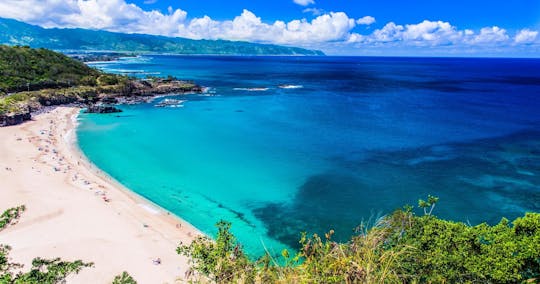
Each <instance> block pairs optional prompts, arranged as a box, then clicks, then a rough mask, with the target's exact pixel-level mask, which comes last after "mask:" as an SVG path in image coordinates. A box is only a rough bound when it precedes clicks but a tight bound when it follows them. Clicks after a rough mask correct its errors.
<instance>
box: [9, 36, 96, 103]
mask: <svg viewBox="0 0 540 284" xmlns="http://www.w3.org/2000/svg"><path fill="white" fill-rule="evenodd" d="M99 75H100V72H99V71H97V70H95V69H92V68H90V67H88V66H86V65H85V64H84V63H81V62H79V61H76V60H73V59H71V58H69V57H67V56H65V55H63V54H60V53H57V52H53V51H50V50H46V49H31V48H29V47H21V46H15V47H8V46H1V45H0V92H2V91H3V92H4V93H8V92H15V91H30V90H39V89H44V88H58V87H69V86H76V85H91V83H92V82H93V81H95V78H97V77H98V76H99Z"/></svg>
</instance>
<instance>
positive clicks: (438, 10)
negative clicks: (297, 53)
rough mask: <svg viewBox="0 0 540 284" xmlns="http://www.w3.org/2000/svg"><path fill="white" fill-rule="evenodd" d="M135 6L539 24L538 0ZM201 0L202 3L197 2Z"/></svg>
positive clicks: (272, 17) (165, 1)
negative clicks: (312, 10)
mask: <svg viewBox="0 0 540 284" xmlns="http://www.w3.org/2000/svg"><path fill="white" fill-rule="evenodd" d="M132 2H133V3H136V4H137V5H139V6H140V7H146V8H148V9H159V10H161V11H163V12H166V11H167V8H168V7H173V8H181V9H182V10H185V11H188V13H189V15H190V16H191V17H202V16H204V15H208V16H210V17H212V18H213V19H216V20H228V19H232V18H234V17H235V16H237V15H239V14H240V13H241V12H242V10H243V9H247V10H250V11H251V12H253V13H255V14H256V15H257V16H259V17H261V18H263V19H265V20H267V21H272V22H273V21H276V20H284V21H290V20H294V19H299V18H302V17H307V18H308V19H309V18H311V16H310V15H309V14H307V13H303V12H302V11H303V10H304V9H305V8H310V7H311V8H318V9H322V10H325V11H334V12H339V11H343V12H346V13H347V14H348V15H349V16H350V17H355V18H360V17H363V16H366V15H370V16H373V17H375V18H376V19H377V22H378V23H377V25H375V26H379V27H380V26H383V25H384V24H385V23H387V22H392V21H393V22H396V23H401V24H407V23H418V22H421V21H423V20H426V19H427V20H443V21H448V22H451V23H452V24H453V25H456V26H462V27H467V28H473V29H474V28H476V29H479V28H482V27H486V26H493V25H496V26H501V27H505V28H507V29H521V28H523V27H538V26H539V25H540V1H538V0H519V1H509V0H506V1H500V0H499V1H485V0H452V1H435V0H407V1H397V0H394V1H388V0H386V1H384V0H370V1H366V0H317V1H315V4H310V5H307V6H301V5H298V4H295V3H294V2H293V1H292V0H273V1H261V0H252V1H227V2H226V3H227V4H224V1H222V0H204V1H201V0H173V1H171V0H158V1H155V3H153V4H145V2H147V3H149V2H153V1H148V0H137V1H132ZM202 3H204V4H202Z"/></svg>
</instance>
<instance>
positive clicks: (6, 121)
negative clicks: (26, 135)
mask: <svg viewBox="0 0 540 284" xmlns="http://www.w3.org/2000/svg"><path fill="white" fill-rule="evenodd" d="M30 119H32V115H31V114H30V112H25V113H19V114H11V115H10V114H5V115H4V114H2V115H0V127H4V126H10V125H16V124H20V123H23V122H25V121H27V120H30Z"/></svg>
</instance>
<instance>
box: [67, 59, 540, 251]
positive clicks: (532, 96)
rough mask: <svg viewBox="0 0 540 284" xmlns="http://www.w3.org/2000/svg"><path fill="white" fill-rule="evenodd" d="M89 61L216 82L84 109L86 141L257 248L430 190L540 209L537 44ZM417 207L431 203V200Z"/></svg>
mask: <svg viewBox="0 0 540 284" xmlns="http://www.w3.org/2000/svg"><path fill="white" fill-rule="evenodd" d="M91 65H92V66H94V67H96V68H99V69H102V70H105V71H109V72H115V73H121V74H128V75H131V76H136V77H146V76H149V75H150V76H167V75H172V76H176V77H178V78H182V79H187V80H193V81H195V82H196V83H198V84H201V85H203V86H205V87H206V91H205V93H203V94H199V95H197V94H192V95H181V96H172V97H169V98H174V99H178V100H181V101H180V102H178V104H177V105H174V106H171V107H156V106H155V105H156V104H158V103H159V102H160V101H162V100H164V99H166V98H159V99H156V100H155V101H154V102H151V103H147V104H140V105H122V106H120V108H121V109H122V110H123V112H122V113H120V114H119V115H118V114H110V115H99V114H81V115H80V116H79V121H80V126H79V128H78V130H77V135H78V141H79V145H80V147H81V149H82V151H83V152H84V153H85V154H86V155H87V156H88V158H89V159H90V160H91V161H92V162H93V163H95V164H96V165H97V166H98V167H99V168H101V169H102V170H104V171H105V172H107V173H108V174H109V175H111V176H112V177H114V178H115V179H116V180H118V181H119V182H121V183H122V184H124V185H125V186H127V187H128V188H130V189H131V190H133V191H134V192H136V193H138V194H140V195H142V196H144V197H145V198H147V199H149V200H151V201H152V202H154V203H156V204H158V205H160V206H161V207H163V208H165V209H167V210H169V211H170V212H172V213H174V214H176V215H178V216H180V217H181V218H183V219H185V220H187V221H188V222H190V223H192V224H193V225H194V226H196V227H197V228H199V229H200V230H202V231H203V232H205V233H207V234H209V235H213V234H215V232H216V228H215V226H214V225H215V223H216V222H218V221H220V220H226V221H230V222H232V228H233V229H232V231H233V232H234V233H235V234H236V236H237V238H238V240H239V241H240V242H241V243H242V244H243V245H244V247H245V249H246V251H247V252H248V253H249V254H251V255H253V256H257V255H261V254H263V253H264V252H265V251H269V252H270V253H272V254H278V253H279V252H280V251H281V250H282V249H283V248H289V249H295V248H297V246H298V240H299V238H300V233H301V232H308V233H319V234H320V233H324V232H327V231H328V230H330V229H334V230H335V232H336V238H337V239H338V240H347V239H348V238H349V237H350V236H351V235H352V234H354V233H355V228H356V227H357V226H358V225H360V224H373V223H374V222H375V221H376V219H377V218H379V217H381V216H383V215H385V214H388V213H391V212H392V211H393V210H395V209H397V208H400V207H402V206H404V205H406V204H410V205H416V204H417V201H418V199H419V198H426V197H427V195H428V194H431V195H436V196H438V197H440V201H439V203H438V204H437V206H436V208H435V210H434V214H435V215H437V216H439V217H442V218H447V219H451V220H456V221H463V222H466V223H469V224H471V225H474V224H479V223H482V222H488V223H490V224H494V223H497V222H498V221H500V219H501V218H502V217H507V218H509V219H513V218H515V217H518V216H520V215H522V214H523V213H524V212H527V211H540V127H539V126H540V68H539V67H540V60H539V59H478V58H371V57H241V56H164V55H163V56H162V55H145V56H141V57H135V58H122V59H121V60H119V61H114V62H104V63H93V64H91ZM418 214H420V211H418Z"/></svg>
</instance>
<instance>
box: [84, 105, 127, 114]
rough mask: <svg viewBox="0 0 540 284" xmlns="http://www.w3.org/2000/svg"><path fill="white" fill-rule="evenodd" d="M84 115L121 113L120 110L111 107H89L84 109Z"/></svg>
mask: <svg viewBox="0 0 540 284" xmlns="http://www.w3.org/2000/svg"><path fill="white" fill-rule="evenodd" d="M85 112H86V113H117V112H122V110H121V109H119V108H117V107H114V106H111V105H91V106H88V108H86V111H85Z"/></svg>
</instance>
